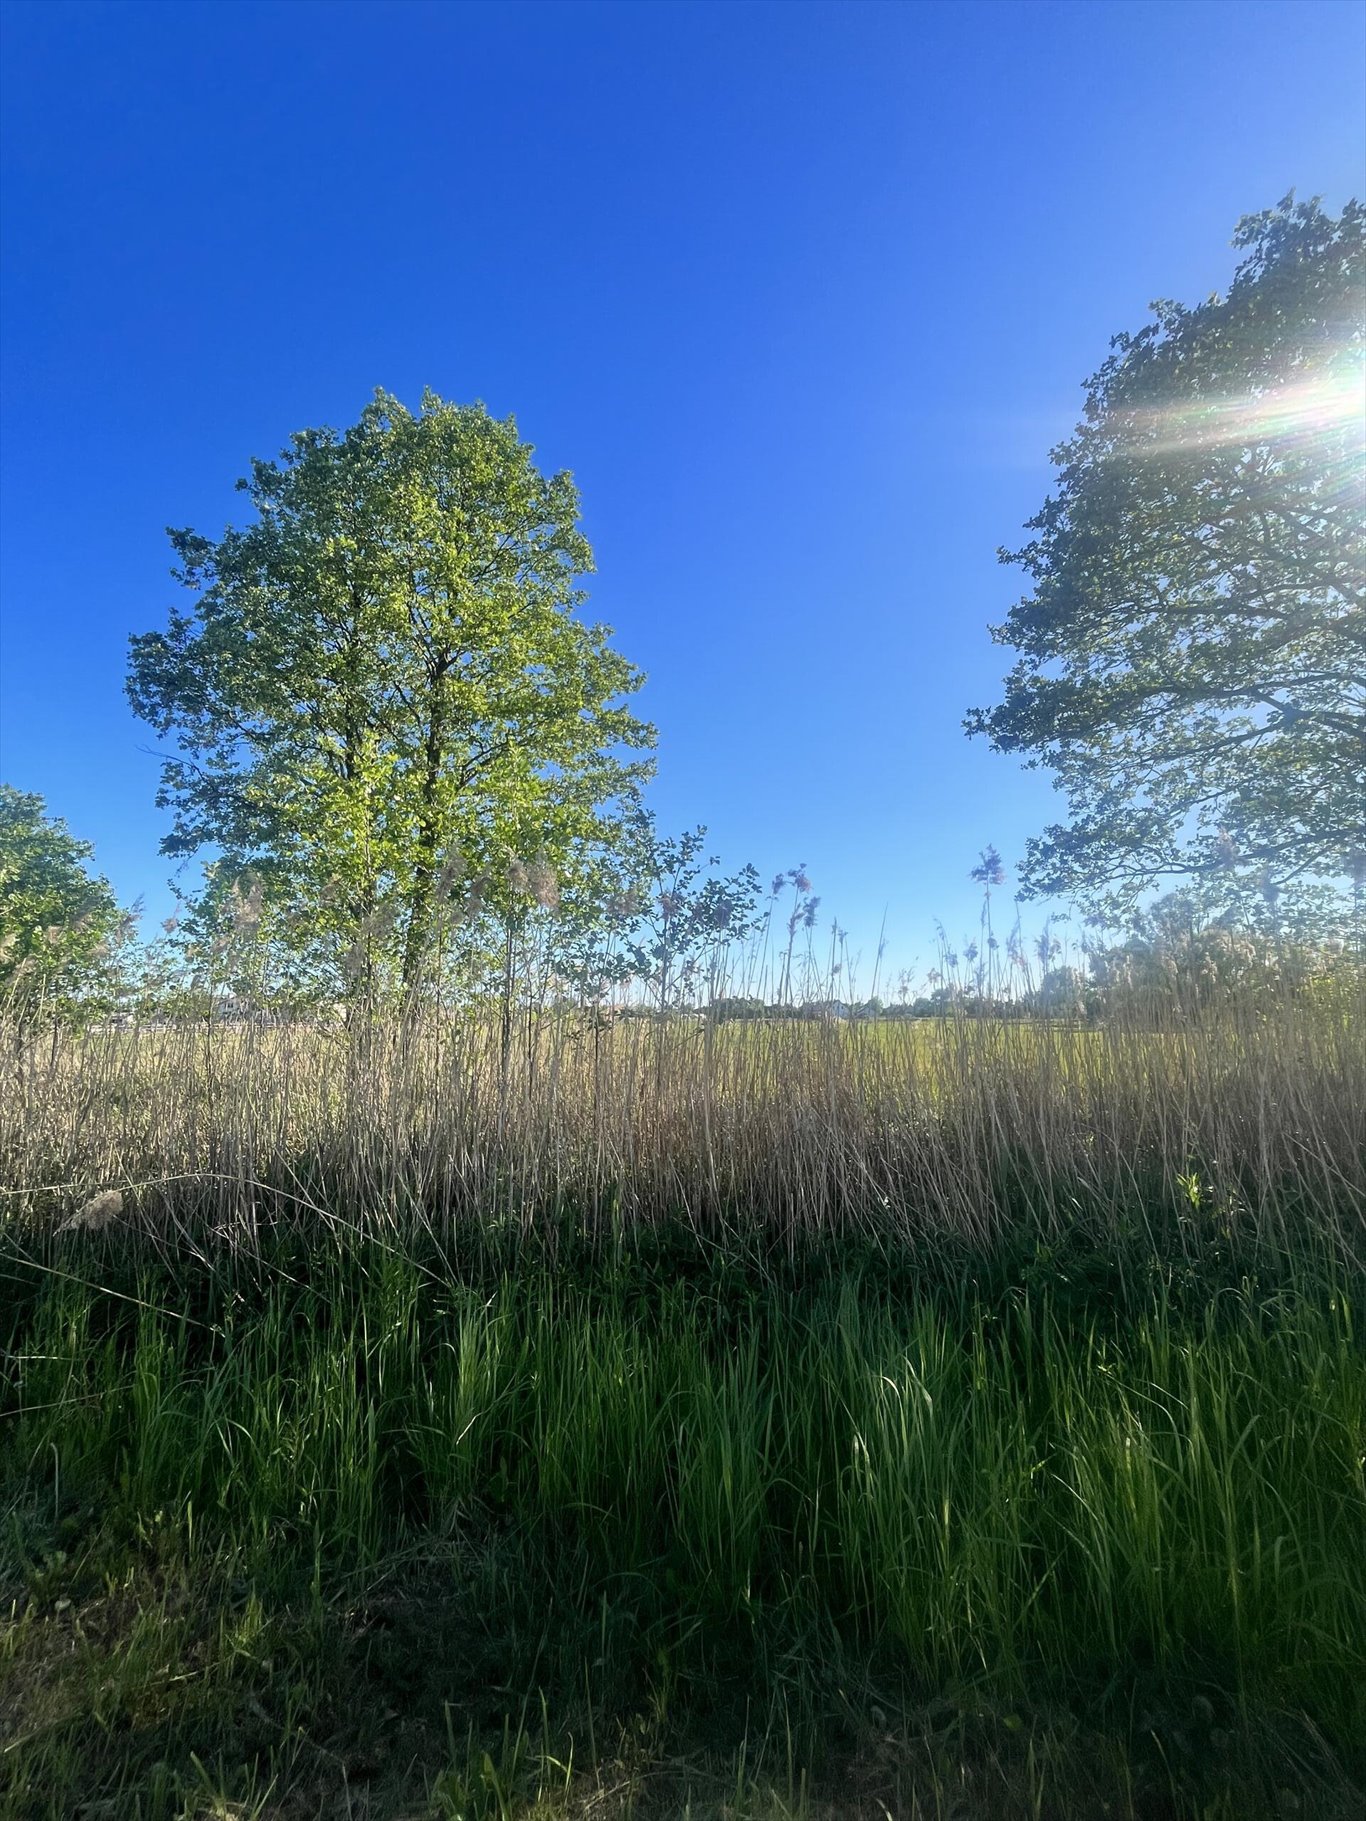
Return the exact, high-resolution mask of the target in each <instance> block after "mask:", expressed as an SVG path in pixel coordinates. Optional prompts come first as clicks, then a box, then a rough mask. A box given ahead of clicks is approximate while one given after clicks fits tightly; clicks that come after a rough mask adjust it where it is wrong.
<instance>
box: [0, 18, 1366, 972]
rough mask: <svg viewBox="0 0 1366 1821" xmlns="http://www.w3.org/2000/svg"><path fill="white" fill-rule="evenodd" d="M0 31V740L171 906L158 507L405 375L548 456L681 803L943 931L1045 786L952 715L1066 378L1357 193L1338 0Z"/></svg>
mask: <svg viewBox="0 0 1366 1821" xmlns="http://www.w3.org/2000/svg"><path fill="white" fill-rule="evenodd" d="M4 35H5V46H4V64H3V81H4V95H3V101H4V108H3V153H4V197H3V202H4V208H3V218H2V219H3V257H4V275H3V276H4V290H3V309H4V321H3V329H4V342H3V354H4V412H5V425H4V431H5V434H4V446H3V482H4V495H3V508H4V516H3V574H2V576H0V581H2V583H3V592H2V594H0V602H2V604H3V644H0V663H2V666H3V680H2V683H0V717H2V718H0V775H2V776H3V777H4V778H5V779H6V780H7V781H9V782H12V783H14V784H16V785H19V786H20V787H22V788H24V789H31V790H38V791H41V792H42V793H43V794H44V795H45V796H46V797H47V799H48V801H49V805H50V807H51V808H52V810H53V811H54V812H57V813H60V814H61V815H64V816H65V817H66V818H67V819H68V821H69V823H70V825H71V827H72V828H73V829H74V830H75V831H76V832H77V833H79V834H81V835H84V836H85V837H87V838H89V839H91V840H93V841H94V842H95V843H96V846H97V852H98V858H99V861H100V863H101V864H102V866H103V868H104V870H105V871H106V872H107V873H108V875H109V877H110V878H111V879H112V880H113V882H114V884H115V885H116V887H117V888H118V890H119V891H120V893H121V894H123V895H124V896H125V897H132V896H133V895H134V894H135V893H138V892H142V893H145V894H146V897H147V900H148V905H149V910H150V911H151V912H152V913H153V914H156V915H161V914H164V912H165V910H166V909H167V907H168V901H169V900H168V894H167V892H166V889H165V883H164V881H165V878H166V874H167V870H168V869H167V863H166V862H164V861H162V860H161V859H160V858H159V857H158V854H157V851H156V849H157V841H158V839H159V837H160V835H161V833H162V832H163V822H162V819H161V818H160V817H159V815H158V813H157V812H156V810H155V809H154V808H153V802H152V799H153V793H154V790H155V784H156V764H155V761H154V759H153V758H151V757H149V756H148V754H147V750H146V749H147V748H148V747H149V746H150V745H151V743H152V742H151V736H150V733H149V731H148V730H147V729H145V728H143V727H141V726H140V724H139V723H137V722H135V721H134V720H133V718H132V716H131V714H130V713H129V711H128V709H127V707H126V705H125V702H124V698H123V694H122V682H123V674H124V664H125V653H126V644H127V639H128V636H129V634H130V633H131V632H134V631H139V630H145V629H146V628H148V627H150V626H152V625H156V624H159V623H160V622H161V619H162V616H163V615H164V613H165V610H166V608H167V607H168V606H169V605H171V604H172V603H173V602H174V601H175V599H176V596H177V593H178V590H177V589H176V587H175V586H174V584H173V583H172V582H171V580H170V579H169V576H168V565H169V552H168V550H167V547H166V544H165V539H164V527H165V526H166V525H168V524H174V525H194V526H196V527H197V528H199V529H201V530H205V531H209V532H216V531H217V530H219V529H220V528H221V527H222V525H223V524H224V523H225V522H226V521H227V519H228V518H229V517H230V516H231V515H232V514H233V513H234V511H236V510H238V509H239V507H240V501H239V500H238V498H237V496H235V495H234V493H233V492H232V483H233V481H234V480H235V478H236V477H237V476H238V475H239V474H240V473H242V472H243V471H244V468H245V466H246V463H247V459H248V457H249V456H251V455H253V454H272V453H274V452H275V451H276V450H277V449H278V448H279V447H280V445H281V444H282V443H283V441H284V439H285V437H286V436H287V435H288V433H289V432H291V431H293V430H296V429H299V428H302V427H304V426H306V425H315V424H321V423H330V424H334V425H338V426H342V425H345V424H348V423H350V422H352V421H353V420H354V418H355V417H356V415H357V414H358V412H359V411H360V409H361V407H362V406H363V404H364V402H365V400H366V398H367V397H368V395H369V393H370V392H371V390H372V389H373V388H374V387H375V386H376V385H383V386H386V387H388V388H389V389H391V390H393V391H395V392H397V393H398V394H399V395H400V396H402V397H403V398H405V399H406V400H408V401H409V402H411V403H416V401H417V399H418V397H419V395H420V393H421V390H422V388H423V387H424V386H425V385H430V386H433V387H434V388H435V389H436V390H437V391H439V392H441V393H442V394H444V395H445V396H447V397H450V398H454V399H459V400H471V399H476V398H478V399H483V400H484V401H485V402H486V403H487V404H488V405H489V407H490V408H491V409H492V410H494V411H496V412H498V413H500V414H501V413H505V412H508V411H515V412H516V414H517V417H518V420H519V422H520V424H521V426H522V430H523V434H524V435H525V436H527V437H528V438H529V439H530V440H531V441H533V442H534V443H535V444H536V446H537V448H538V451H539V458H540V459H541V460H542V462H543V463H544V464H546V465H550V466H555V467H560V466H564V467H569V468H572V469H573V471H574V473H575V475H576V476H577V479H578V481H579V484H580V487H581V489H582V493H583V499H584V508H585V524H586V529H587V530H588V533H589V535H590V537H591V538H592V540H593V543H594V546H595V548H596V551H597V557H598V566H599V571H600V573H599V575H598V576H597V578H596V580H595V584H594V589H593V606H592V612H593V614H594V616H595V617H599V618H602V619H605V620H607V621H608V622H609V623H610V624H612V625H614V626H615V627H616V629H617V635H618V643H619V644H620V646H621V648H622V650H623V651H624V652H625V653H626V654H627V655H628V656H629V657H631V658H632V659H633V660H635V661H636V662H637V663H639V664H641V665H642V666H643V667H644V668H645V669H646V670H647V671H648V672H649V675H650V682H649V685H648V689H647V691H646V693H645V697H644V703H643V706H644V710H645V712H647V713H648V714H649V715H650V717H651V718H652V719H654V720H655V721H656V722H657V723H658V726H659V730H660V742H659V782H658V785H657V786H656V788H655V792H654V801H655V803H656V806H657V808H658V810H659V813H660V816H661V819H662V821H663V822H664V823H665V824H666V825H668V826H673V827H680V826H683V825H685V824H688V823H691V822H694V821H698V820H704V821H706V822H707V823H709V825H710V827H711V830H712V834H713V838H714V841H715V844H716V845H717V846H718V847H719V848H720V850H721V852H722V853H723V855H724V856H725V857H726V859H727V860H728V861H732V862H736V863H738V862H739V861H741V860H744V859H748V858H752V859H753V860H754V861H755V862H756V863H757V864H758V865H759V866H760V868H761V869H763V870H764V871H765V872H767V871H769V870H771V869H776V868H778V867H783V866H788V865H792V864H795V863H796V862H798V861H805V862H807V863H808V865H809V868H810V871H811V874H812V877H813V879H814V881H815V885H816V889H817V890H818V891H819V892H820V894H821V896H822V899H823V901H824V908H825V909H826V910H830V911H833V912H834V913H835V914H836V915H837V916H838V917H839V918H840V920H841V922H843V923H845V924H847V925H849V926H851V927H852V928H853V930H854V932H855V934H856V936H858V937H860V938H861V939H862V941H863V944H864V947H865V950H867V951H871V948H872V946H873V944H874V942H875V939H876V932H877V926H878V922H879V920H880V917H881V914H882V908H883V906H884V904H886V905H887V906H888V907H889V931H890V933H891V936H892V939H893V952H894V954H895V956H896V957H897V959H898V960H899V961H902V962H906V961H909V960H910V959H911V958H912V957H913V956H915V955H919V956H920V957H921V959H922V962H923V961H928V960H929V958H930V957H931V952H932V949H933V942H934V938H933V918H934V917H935V916H936V915H937V916H940V917H942V918H943V919H944V921H945V922H946V924H947V925H948V926H949V929H950V931H951V932H953V933H957V932H959V931H961V930H962V929H963V928H965V927H966V926H968V925H969V924H970V923H972V922H974V921H975V910H976V902H977V900H976V894H975V890H974V888H973V887H972V886H971V885H969V883H968V881H967V879H966V874H967V871H968V868H969V867H970V865H971V864H972V863H973V861H974V860H975V858H976V854H977V850H978V849H979V848H980V847H981V846H982V845H983V844H984V843H986V842H988V841H994V842H995V843H996V844H997V845H998V846H999V847H1000V849H1001V850H1002V853H1003V854H1004V855H1005V857H1006V860H1007V863H1008V864H1009V863H1013V861H1014V860H1015V859H1016V857H1017V856H1018V855H1019V853H1020V851H1021V849H1022V847H1023V842H1024V838H1025V836H1026V834H1027V833H1028V832H1029V831H1030V830H1031V829H1033V828H1036V827H1038V826H1040V825H1041V824H1042V822H1044V821H1045V820H1047V819H1049V818H1051V817H1052V816H1053V815H1054V814H1055V805H1056V799H1055V798H1054V795H1053V792H1052V791H1051V789H1050V787H1049V785H1048V782H1047V780H1046V778H1045V777H1044V776H1043V775H1041V774H1038V773H1032V774H1031V773H1027V772H1025V771H1022V770H1021V769H1019V768H1018V767H1017V766H1016V765H1014V764H1013V763H1012V762H1011V761H1008V760H1005V759H1000V758H996V757H994V756H993V755H992V754H991V753H990V752H989V751H988V750H987V749H986V748H985V746H983V745H982V744H981V743H980V742H973V743H971V744H970V743H969V742H968V741H967V740H966V739H965V738H964V736H963V735H962V733H961V730H960V720H961V717H962V714H963V712H964V710H965V709H966V708H968V707H969V706H970V705H973V704H978V703H983V702H987V701H990V700H992V699H994V697H995V694H996V691H997V690H998V687H999V681H1000V678H1001V675H1002V673H1003V671H1004V668H1005V666H1006V664H1007V662H1008V654H1007V653H1006V652H1005V651H1003V650H1001V649H1000V648H998V647H995V646H993V645H992V644H991V642H990V640H989V637H988V633H987V626H988V624H989V622H991V621H992V620H997V619H999V618H1000V617H1001V616H1002V614H1003V612H1004V611H1005V609H1006V607H1007V606H1008V605H1009V603H1010V601H1011V599H1012V598H1013V596H1014V595H1015V593H1017V592H1018V584H1017V579H1016V577H1015V575H1014V572H1012V571H1009V570H1005V569H1001V568H998V566H997V564H996V562H995V555H994V553H995V550H996V548H997V546H998V545H1000V544H1003V543H1005V544H1010V543H1013V542H1015V541H1017V539H1018V533H1019V528H1020V525H1021V522H1022V521H1023V520H1024V519H1025V518H1027V517H1028V516H1029V514H1030V513H1031V512H1032V511H1033V510H1034V509H1035V508H1036V507H1037V506H1038V505H1039V503H1040V502H1041V500H1042V499H1043V497H1044V494H1045V492H1046V490H1047V486H1048V480H1049V470H1048V465H1047V459H1046V456H1047V450H1048V448H1049V446H1050V445H1051V443H1052V442H1053V441H1054V440H1055V439H1056V437H1057V436H1058V434H1059V433H1061V432H1063V431H1065V430H1066V428H1067V427H1068V426H1069V424H1070V423H1071V422H1072V420H1073V418H1074V417H1075V414H1076V411H1077V408H1078V404H1079V400H1080V382H1081V381H1082V379H1083V378H1084V376H1085V375H1086V374H1087V373H1088V372H1090V371H1091V370H1092V369H1093V368H1094V367H1095V366H1096V365H1097V364H1098V362H1099V361H1100V360H1101V359H1102V358H1103V356H1104V354H1105V351H1106V344H1107V339H1108V337H1109V336H1110V335H1111V334H1112V333H1113V332H1114V331H1116V330H1118V329H1121V328H1133V327H1137V326H1138V325H1139V324H1140V323H1141V321H1142V320H1143V318H1144V314H1145V311H1146V307H1147V304H1148V302H1149V300H1150V299H1152V298H1154V297H1157V296H1164V295H1165V296H1177V297H1182V298H1185V299H1188V300H1191V299H1195V298H1199V297H1201V296H1203V295H1206V294H1207V293H1208V292H1210V291H1211V290H1213V289H1214V288H1216V287H1218V286H1220V285H1221V284H1222V283H1224V282H1225V281H1226V279H1227V278H1228V276H1229V274H1230V272H1231V270H1232V266H1233V255H1232V253H1231V252H1230V250H1229V248H1228V244H1227V243H1228V239H1229V236H1230V234H1231V232H1232V229H1233V226H1234V223H1235V221H1236V220H1237V218H1238V216H1239V215H1241V214H1243V213H1246V212H1249V211H1252V210H1255V209H1260V208H1265V207H1268V206H1270V205H1271V204H1273V203H1275V202H1276V201H1277V200H1278V199H1279V198H1280V197H1281V196H1282V195H1283V194H1284V193H1285V191H1286V190H1288V189H1290V188H1291V187H1292V186H1293V187H1294V188H1296V189H1297V190H1298V191H1299V193H1300V194H1301V195H1309V194H1314V193H1321V194H1322V195H1323V196H1324V197H1325V200H1326V201H1327V202H1328V204H1329V205H1330V206H1332V207H1334V208H1336V207H1339V206H1340V205H1341V203H1342V202H1343V201H1344V200H1345V199H1346V198H1347V197H1348V196H1349V195H1351V194H1360V193H1361V190H1362V187H1363V185H1362V162H1363V133H1364V130H1366V129H1364V127H1363V69H1364V68H1366V12H1364V11H1363V8H1362V6H1361V5H1359V4H1357V3H1355V0H1329V3H1327V4H1324V3H1321V0H1293V4H1252V3H1238V4H1235V3H1234V0H1219V3H1213V4H1182V5H1167V4H1163V3H1162V0H1141V3H1140V4H1136V5H1130V4H1104V3H1103V0H1085V3H1084V4H1080V5H1072V4H1064V5H1051V4H1045V3H1031V4H1010V5H990V4H972V3H970V0H969V3H963V0H959V3H955V4H945V5H940V4H918V5H871V4H840V5H831V6H827V5H821V4H801V3H799V0H785V3H784V4H781V5H777V6H768V5H746V4H738V3H737V0H724V3H723V4H716V5H709V4H702V5H683V6H669V5H659V4H645V3H643V0H641V3H637V4H624V5H576V4H569V3H564V0H560V3H555V4H533V5H507V6H494V7H484V6H459V5H454V4H443V5H425V4H396V5H382V6H381V5H376V6H371V5H357V6H350V5H334V4H328V3H326V0H313V3H312V4H300V3H295V4H286V5H274V4H267V5H254V4H249V3H243V0H233V3H232V4H225V5H184V4H181V5H172V4H161V5H150V6H144V5H120V4H102V5H96V6H87V5H66V4H61V3H60V0H39V3H38V4H8V5H6V6H5V8H4ZM865 971H866V970H865Z"/></svg>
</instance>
